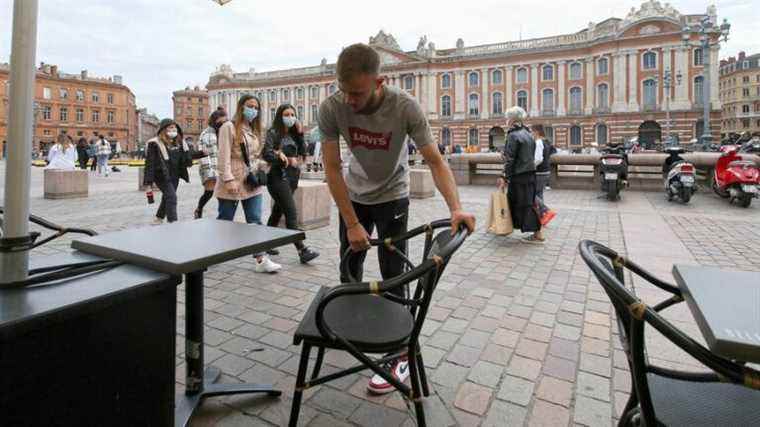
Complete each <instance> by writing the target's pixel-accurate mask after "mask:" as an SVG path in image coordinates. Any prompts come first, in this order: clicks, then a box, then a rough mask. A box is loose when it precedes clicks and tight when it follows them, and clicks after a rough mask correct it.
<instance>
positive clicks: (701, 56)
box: [694, 47, 705, 67]
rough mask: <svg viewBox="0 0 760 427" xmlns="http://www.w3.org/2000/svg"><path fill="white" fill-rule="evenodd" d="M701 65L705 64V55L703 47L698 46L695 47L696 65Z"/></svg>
mask: <svg viewBox="0 0 760 427" xmlns="http://www.w3.org/2000/svg"><path fill="white" fill-rule="evenodd" d="M701 65H705V56H704V53H703V52H702V48H701V47H698V48H696V49H694V66H695V67H699V66H701Z"/></svg>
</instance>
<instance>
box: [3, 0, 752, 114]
mask: <svg viewBox="0 0 760 427" xmlns="http://www.w3.org/2000/svg"><path fill="white" fill-rule="evenodd" d="M22 1H23V0H22ZM752 1H753V0H725V1H717V2H714V4H715V5H716V6H717V8H718V18H719V20H722V19H723V18H727V19H728V20H729V22H730V23H731V25H732V28H731V35H730V38H729V41H728V43H727V44H725V45H724V46H722V48H721V57H722V58H724V57H728V56H731V55H736V54H737V53H738V52H739V51H741V50H744V51H746V52H747V53H748V54H750V53H760V42H759V41H758V35H757V25H758V22H760V8H758V7H752ZM641 3H642V2H641V1H640V0H636V1H621V0H575V1H574V2H572V7H571V8H568V9H563V8H561V7H558V6H557V3H555V2H553V1H551V0H549V1H544V2H538V1H534V0H532V1H526V0H511V1H505V0H479V1H471V2H469V1H459V2H456V1H440V0H438V1H432V0H417V1H409V0H383V1H373V2H366V1H361V0H355V1H353V2H349V1H346V0H343V1H338V0H320V1H313V0H310V1H299V0H294V1H290V2H285V1H261V0H232V1H231V2H230V3H228V4H226V5H224V6H219V5H218V4H216V3H215V2H213V1H211V0H39V4H40V10H39V22H38V36H37V61H36V62H37V64H39V63H40V62H45V63H49V64H56V65H58V68H59V69H60V70H61V71H63V72H67V73H71V74H76V73H79V72H80V71H81V70H83V69H87V70H88V72H89V74H90V75H94V76H99V77H108V76H112V75H121V76H122V77H123V81H124V84H126V85H127V86H129V87H130V89H132V92H134V94H135V96H136V98H137V104H138V106H139V107H147V108H148V110H149V111H150V112H153V113H154V114H156V115H158V116H159V117H166V116H169V115H171V110H172V103H171V96H172V95H171V94H172V91H174V90H177V89H182V88H184V87H185V86H195V85H198V86H201V87H203V86H205V84H206V83H207V82H208V76H209V74H210V73H211V72H213V71H214V69H216V68H217V67H218V66H219V65H220V64H230V65H231V66H232V68H233V69H234V70H235V71H237V72H242V71H248V70H249V69H250V68H255V69H256V71H269V70H277V69H285V68H292V67H303V66H313V65H318V64H319V62H320V61H321V60H322V58H326V59H327V61H328V62H329V63H332V62H334V61H335V60H336V58H337V56H338V53H339V52H340V49H341V48H342V47H343V46H347V45H349V44H352V43H356V42H364V43H366V42H368V39H369V37H370V36H374V35H375V34H377V32H378V31H379V30H380V29H383V30H385V31H386V32H390V33H391V34H393V35H394V36H395V37H396V40H397V41H398V43H399V44H400V45H401V48H402V49H404V50H413V49H415V48H416V46H417V42H418V41H419V39H420V37H421V36H423V35H425V36H427V38H428V41H432V42H434V43H435V45H436V48H438V49H445V48H452V47H454V46H455V44H456V40H457V39H458V38H460V37H461V38H462V39H463V40H464V42H465V45H466V46H472V45H477V44H486V43H498V42H503V41H509V40H519V39H520V38H521V37H522V39H529V38H536V37H546V36H552V35H559V34H567V33H573V32H576V31H579V30H581V29H583V28H585V27H587V26H588V23H589V22H591V21H593V22H600V21H602V20H604V19H607V18H609V17H618V18H624V17H625V15H626V14H627V13H628V11H629V10H630V9H631V7H636V8H637V9H638V8H639V7H640V6H641ZM663 4H664V2H663ZM671 4H672V5H673V7H675V8H676V10H678V11H679V12H681V13H683V14H697V13H704V12H705V11H706V9H707V6H708V5H710V4H713V3H711V2H705V1H698V0H682V1H672V2H671ZM349 5H351V7H350V8H348V6H349ZM12 9H13V1H12V0H0V29H2V30H0V32H1V33H2V35H3V37H2V39H0V62H8V61H9V60H10V48H11V26H12V16H13V11H12ZM753 33H754V34H753Z"/></svg>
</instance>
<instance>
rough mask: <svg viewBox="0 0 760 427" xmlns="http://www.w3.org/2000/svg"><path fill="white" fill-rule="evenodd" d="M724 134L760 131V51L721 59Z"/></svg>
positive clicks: (741, 53) (721, 98) (721, 99)
mask: <svg viewBox="0 0 760 427" xmlns="http://www.w3.org/2000/svg"><path fill="white" fill-rule="evenodd" d="M719 84H720V101H721V103H722V104H723V127H722V135H723V136H727V135H728V134H729V133H742V132H750V133H754V132H760V53H758V54H754V55H751V56H747V55H746V54H745V53H744V52H739V57H738V58H735V57H733V56H732V57H730V58H728V59H727V60H722V61H720V83H719Z"/></svg>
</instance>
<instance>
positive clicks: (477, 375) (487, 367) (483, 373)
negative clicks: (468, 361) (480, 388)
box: [467, 360, 504, 388]
mask: <svg viewBox="0 0 760 427" xmlns="http://www.w3.org/2000/svg"><path fill="white" fill-rule="evenodd" d="M502 372H504V367H503V366H499V365H497V364H495V363H489V362H484V361H482V360H481V361H479V362H477V363H475V366H473V367H472V369H471V370H470V375H468V376H467V379H468V380H470V381H472V382H474V383H476V384H480V385H484V386H486V387H489V388H494V387H496V385H497V384H498V383H499V379H500V378H501V374H502Z"/></svg>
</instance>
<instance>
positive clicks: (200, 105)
mask: <svg viewBox="0 0 760 427" xmlns="http://www.w3.org/2000/svg"><path fill="white" fill-rule="evenodd" d="M172 102H173V103H174V121H176V122H177V123H179V125H180V126H181V127H182V131H183V132H184V134H185V136H189V137H191V138H193V141H197V140H198V137H199V136H200V135H201V132H202V131H203V129H205V128H206V125H207V122H208V116H209V115H210V114H211V112H210V111H209V104H208V92H206V90H204V89H201V88H199V87H198V86H196V87H194V88H192V89H191V88H190V87H189V86H188V87H186V88H185V89H183V90H177V91H174V92H173V93H172Z"/></svg>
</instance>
